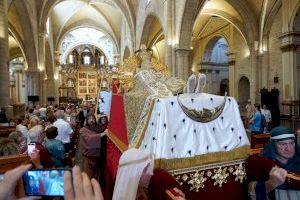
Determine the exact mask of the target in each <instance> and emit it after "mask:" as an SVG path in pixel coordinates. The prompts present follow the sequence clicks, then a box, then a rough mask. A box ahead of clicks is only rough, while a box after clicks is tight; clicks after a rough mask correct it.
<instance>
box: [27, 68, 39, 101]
mask: <svg viewBox="0 0 300 200" xmlns="http://www.w3.org/2000/svg"><path fill="white" fill-rule="evenodd" d="M25 86H26V88H25V91H26V94H27V96H39V97H40V93H39V92H40V72H37V71H26V79H25ZM27 96H26V97H25V100H26V103H28V98H27ZM40 100H41V97H40ZM36 103H39V102H36Z"/></svg>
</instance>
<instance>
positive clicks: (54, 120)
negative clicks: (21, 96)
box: [0, 102, 300, 200]
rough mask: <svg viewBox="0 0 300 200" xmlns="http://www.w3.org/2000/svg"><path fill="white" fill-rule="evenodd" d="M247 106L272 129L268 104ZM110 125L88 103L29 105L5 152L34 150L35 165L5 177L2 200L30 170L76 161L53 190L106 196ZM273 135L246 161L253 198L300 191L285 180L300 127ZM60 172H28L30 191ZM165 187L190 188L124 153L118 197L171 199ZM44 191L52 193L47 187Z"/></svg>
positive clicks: (2, 143)
mask: <svg viewBox="0 0 300 200" xmlns="http://www.w3.org/2000/svg"><path fill="white" fill-rule="evenodd" d="M247 110H249V113H248V115H247V116H248V117H249V126H250V127H251V130H252V133H253V134H259V133H263V132H266V131H269V127H268V125H265V127H264V128H265V129H264V130H262V129H261V124H262V123H264V122H263V121H264V119H263V118H265V120H266V123H267V124H268V123H270V122H271V119H272V118H271V115H270V111H269V110H268V109H267V108H266V107H265V106H263V109H260V106H259V105H253V106H252V104H251V102H249V106H247ZM250 111H251V112H250ZM107 128H108V119H107V117H106V116H101V117H100V119H99V120H97V119H96V117H95V113H94V109H93V107H89V106H84V107H82V108H77V107H75V106H73V105H67V106H65V107H58V106H56V107H55V106H54V107H53V106H48V107H42V108H40V107H38V106H37V107H35V108H31V109H28V111H27V113H26V114H25V117H24V118H22V119H18V120H16V131H14V132H12V133H10V134H9V136H8V138H1V139H0V156H9V155H18V154H29V153H30V157H31V164H30V165H22V166H19V167H17V168H16V169H12V170H10V171H8V172H6V173H5V174H4V176H2V178H0V200H1V199H10V198H14V192H13V191H14V188H15V187H16V184H17V180H19V179H20V177H21V176H22V175H23V174H24V173H25V172H26V171H28V170H29V169H30V168H63V167H73V165H74V164H76V165H79V166H80V168H81V169H80V168H79V167H77V166H75V167H73V170H72V172H71V173H72V175H71V173H69V172H68V171H66V172H65V173H64V186H63V187H60V188H59V187H55V188H56V189H53V190H56V191H58V188H59V194H61V195H64V198H65V199H84V198H86V199H103V195H102V192H101V188H100V184H99V182H100V180H101V176H102V175H103V174H104V171H103V168H102V167H101V163H103V160H102V159H103V157H102V156H103V155H101V154H102V153H103V149H101V148H103V147H102V145H103V142H102V138H103V136H105V135H106V133H107ZM270 135H271V138H270V140H269V143H268V144H267V145H266V146H265V147H264V149H263V151H262V153H261V154H260V155H256V156H250V157H249V158H248V159H247V161H246V172H247V177H248V179H247V181H246V182H245V183H246V186H245V187H247V192H248V196H249V197H250V199H257V200H265V199H276V197H278V196H282V195H289V196H293V195H299V194H300V193H297V192H296V193H292V194H291V193H289V191H297V187H294V186H293V185H290V184H289V183H287V181H286V180H287V177H288V174H289V173H300V149H299V148H300V142H299V141H300V129H298V130H297V132H295V133H294V132H293V131H292V130H291V129H289V128H287V127H276V128H273V129H272V130H271V131H270ZM28 144H34V147H35V149H34V150H33V151H32V152H29V149H28ZM68 154H71V155H73V156H75V155H76V156H78V157H79V158H76V159H75V160H76V161H75V163H74V162H71V163H70V162H68V161H67V160H66V156H67V155H68ZM81 170H82V171H83V172H81ZM54 172H55V174H54ZM60 173H61V172H59V170H57V171H53V173H51V174H50V173H48V174H43V173H42V172H41V174H40V175H39V176H38V177H37V176H35V175H33V174H29V176H28V180H29V182H30V183H31V184H32V185H31V187H30V191H32V193H35V192H36V194H39V192H41V189H40V188H38V186H36V185H34V182H33V180H34V179H38V180H43V178H45V177H47V176H49V178H50V177H51V178H50V179H51V180H53V182H54V179H55V180H56V179H57V180H58V179H59V181H58V182H62V175H61V174H60ZM59 174H60V176H59ZM71 176H73V177H72V178H71ZM102 181H103V179H102ZM44 185H45V184H44ZM50 188H52V187H50ZM48 189H49V188H48ZM49 190H50V189H49ZM63 191H64V192H63ZM166 191H171V193H172V194H174V196H173V199H177V200H184V199H185V192H186V191H184V190H183V189H182V188H181V185H180V184H178V182H177V181H176V180H175V179H174V178H173V177H172V176H171V175H170V174H169V173H168V172H167V171H164V170H163V169H156V170H154V160H153V157H152V156H151V155H148V154H146V153H145V152H143V151H141V150H139V149H128V150H127V151H125V152H124V153H123V154H122V156H121V158H120V160H119V167H118V172H117V176H116V181H115V187H114V192H113V200H119V199H122V200H123V199H124V200H134V199H139V200H146V199H156V200H160V199H161V200H162V199H168V197H167V196H168V195H169V194H168V193H166ZM43 192H44V193H45V194H46V193H47V192H48V193H49V191H48V190H47V191H46V190H45V189H44V190H43Z"/></svg>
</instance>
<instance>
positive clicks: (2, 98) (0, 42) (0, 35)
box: [0, 0, 10, 107]
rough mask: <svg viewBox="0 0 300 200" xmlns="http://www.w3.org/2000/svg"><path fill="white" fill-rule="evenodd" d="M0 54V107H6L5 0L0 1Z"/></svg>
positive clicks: (7, 57)
mask: <svg viewBox="0 0 300 200" xmlns="http://www.w3.org/2000/svg"><path fill="white" fill-rule="evenodd" d="M0 52H1V53H0V71H1V73H0V94H1V95H0V106H1V107H7V106H9V105H10V101H9V72H8V71H9V70H8V67H9V66H8V63H9V50H8V19H7V0H1V1H0Z"/></svg>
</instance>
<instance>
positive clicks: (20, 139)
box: [8, 131, 27, 152]
mask: <svg viewBox="0 0 300 200" xmlns="http://www.w3.org/2000/svg"><path fill="white" fill-rule="evenodd" d="M8 138H10V139H12V140H14V142H15V143H16V144H17V145H18V148H19V152H22V151H24V149H26V148H27V138H25V137H24V136H23V134H22V133H21V132H20V131H14V132H11V133H10V134H9V135H8Z"/></svg>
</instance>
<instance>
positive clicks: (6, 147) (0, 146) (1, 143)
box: [0, 138, 20, 156]
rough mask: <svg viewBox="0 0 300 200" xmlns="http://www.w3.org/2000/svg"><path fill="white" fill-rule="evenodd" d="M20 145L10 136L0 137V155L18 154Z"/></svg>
mask: <svg viewBox="0 0 300 200" xmlns="http://www.w3.org/2000/svg"><path fill="white" fill-rule="evenodd" d="M19 153H20V152H19V148H18V145H17V144H16V143H15V142H14V141H13V140H12V139H9V138H0V156H12V155H18V154H19Z"/></svg>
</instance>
